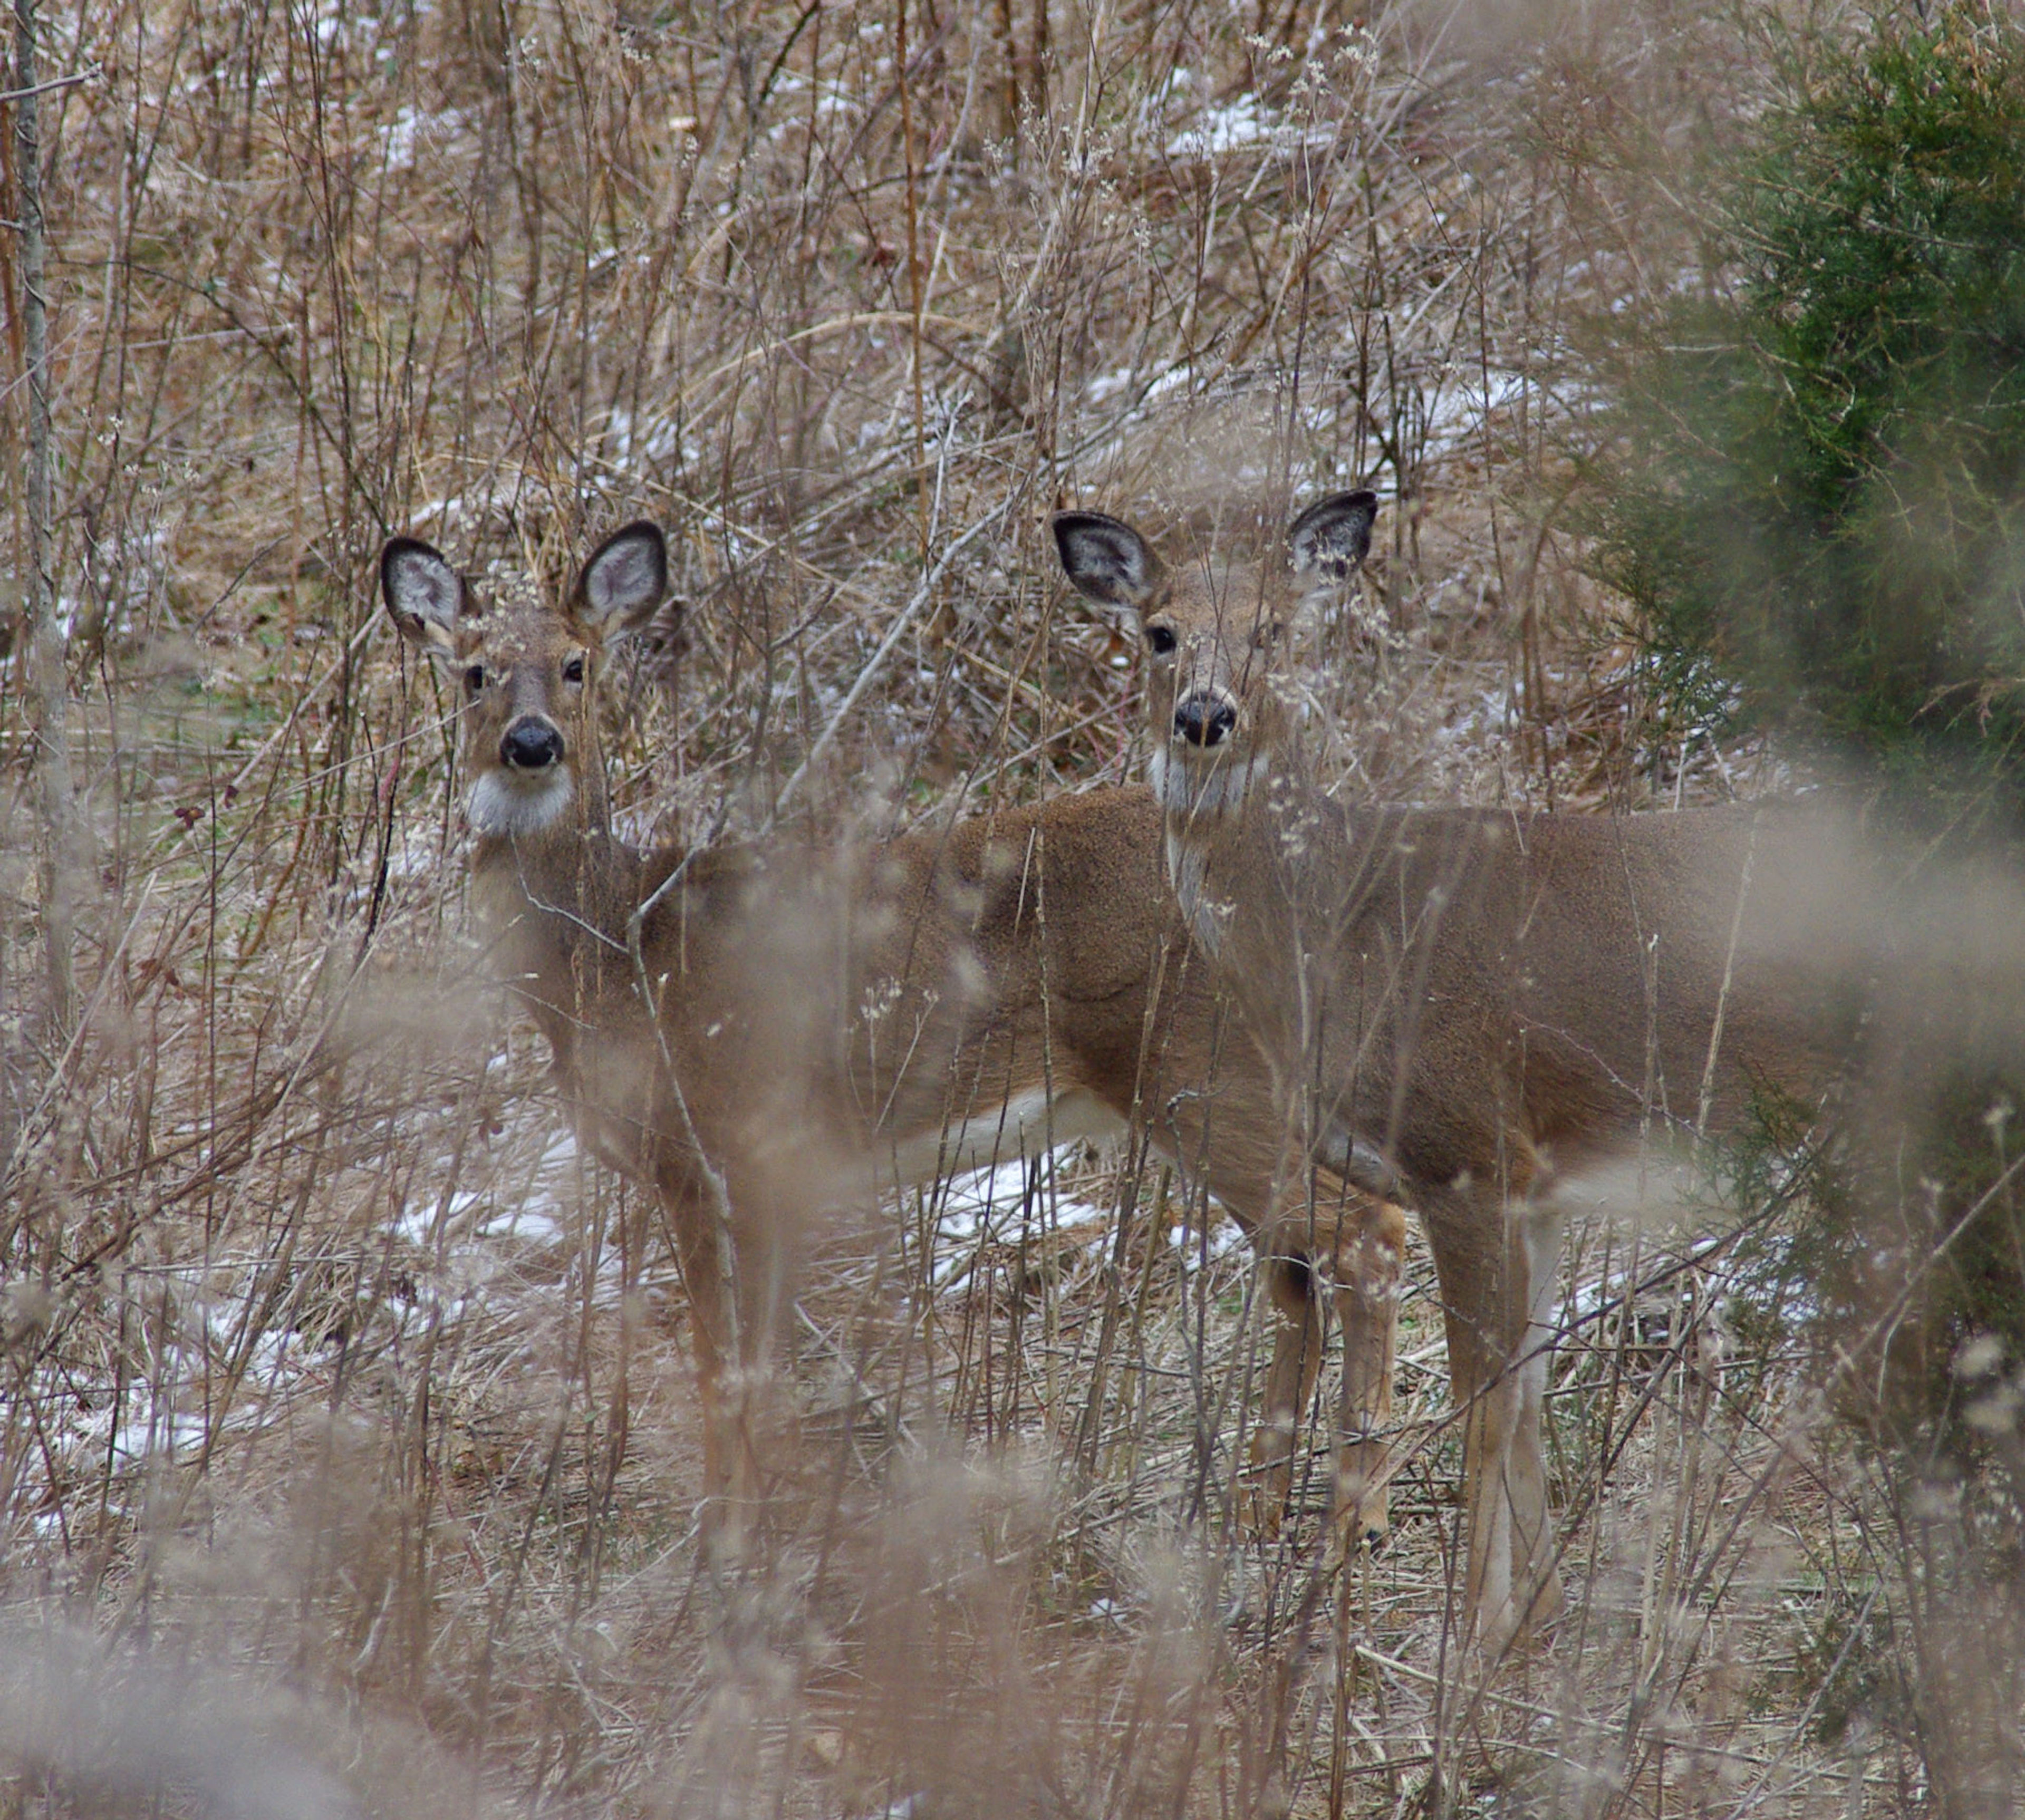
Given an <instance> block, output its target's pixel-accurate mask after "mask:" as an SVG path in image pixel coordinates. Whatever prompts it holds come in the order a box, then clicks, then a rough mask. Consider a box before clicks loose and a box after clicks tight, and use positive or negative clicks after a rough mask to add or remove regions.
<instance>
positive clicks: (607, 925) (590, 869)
mask: <svg viewBox="0 0 2025 1820" xmlns="http://www.w3.org/2000/svg"><path fill="white" fill-rule="evenodd" d="M591 757H592V759H593V762H592V763H590V764H588V765H585V766H583V771H584V772H586V773H587V776H585V777H584V778H583V780H582V781H581V782H580V783H579V787H577V788H575V789H573V790H571V791H570V792H569V794H568V799H567V800H566V801H565V802H564V803H562V804H561V805H560V807H559V808H558V809H557V813H554V814H553V815H552V816H549V817H548V818H547V819H546V820H541V821H539V822H538V824H535V825H533V826H526V825H524V826H522V827H518V828H516V829H514V830H513V831H510V832H506V831H498V830H497V829H496V827H495V828H492V829H488V828H487V827H485V826H484V825H483V823H482V822H481V824H480V832H479V835H478V840H477V845H476V847H475V849H473V852H472V862H471V882H472V900H473V904H474V908H476V912H477V915H478V919H479V921H480V925H481V927H483V930H485V933H486V937H487V941H488V942H489V943H490V944H491V946H492V947H493V949H494V955H495V959H496V964H497V965H498V969H499V971H500V973H501V974H502V977H503V978H504V979H505V982H506V983H507V984H508V985H509V986H510V987H511V988H512V989H513V991H514V993H516V995H517V996H519V997H520V999H521V1000H522V1001H523V1002H524V1003H525V1004H527V1007H528V1008H529V1009H530V1010H531V1011H533V1013H534V1014H535V1019H536V1021H537V1022H539V1023H540V1024H541V1025H542V1027H543V1031H544V1033H545V1034H546V1036H547V1037H549V1040H550V1042H551V1044H552V1045H553V1047H554V1048H555V1049H556V1051H557V1059H558V1061H559V1062H565V1063H566V1062H567V1059H568V1056H569V1055H570V1054H571V1052H572V1048H573V1045H572V1044H571V1040H570V1035H571V1032H572V1031H573V1030H574V1029H575V1027H576V1026H577V1025H578V1024H579V1023H581V1022H583V1021H585V1013H586V1009H587V1001H588V1000H592V999H594V998H597V997H599V996H603V995H604V994H605V993H607V992H608V991H610V990H611V989H613V988H615V987H618V986H621V985H623V984H624V983H626V982H630V978H631V972H632V968H631V956H630V953H629V952H628V949H627V923H628V921H629V919H630V916H631V915H632V912H633V909H634V906H635V904H637V903H638V898H639V891H640V880H641V871H642V867H643V863H644V862H643V860H642V858H641V855H640V854H639V853H637V852H635V851H634V849H632V848H631V847H630V846H627V845H626V844H625V842H623V841H621V840H620V839H619V838H618V837H617V836H616V835H614V834H613V833H612V829H611V826H610V824H609V820H608V815H607V810H606V798H605V788H604V775H603V770H602V767H601V765H598V764H597V763H596V762H595V758H596V755H595V754H592V755H591ZM480 789H481V790H482V789H483V782H481V784H480ZM473 806H474V809H482V807H483V804H482V802H480V801H478V799H477V795H476V792H474V804H473ZM474 819H477V818H476V816H474Z"/></svg>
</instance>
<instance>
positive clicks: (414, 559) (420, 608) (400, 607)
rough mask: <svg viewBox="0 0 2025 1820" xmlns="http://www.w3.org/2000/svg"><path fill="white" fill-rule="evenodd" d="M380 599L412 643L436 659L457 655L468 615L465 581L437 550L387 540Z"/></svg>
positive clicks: (418, 542) (413, 540) (418, 541)
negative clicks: (461, 621) (460, 629)
mask: <svg viewBox="0 0 2025 1820" xmlns="http://www.w3.org/2000/svg"><path fill="white" fill-rule="evenodd" d="M380 598H381V599H382V600H384V601H385V602H386V604H387V617H388V618H390V619H391V620H392V621H393V622H394V625H395V629H397V630H398V631H399V633H400V634H401V636H402V637H403V638H405V639H406V640H407V641H408V642H409V644H412V645H413V646H415V647H416V648H417V649H418V650H421V651H427V652H428V654H429V655H431V656H432V657H443V658H448V657H451V656H454V655H455V654H456V651H457V627H458V620H459V619H460V618H465V617H468V616H469V615H468V611H467V606H466V602H465V592H464V582H463V579H462V578H461V577H460V576H459V575H458V572H457V571H456V570H454V569H453V568H452V567H450V564H449V563H448V562H447V560H445V559H444V557H443V552H441V551H440V550H439V549H436V547H435V546H434V545H431V544H425V543H424V542H422V541H421V539H420V538H388V541H387V547H386V549H384V550H382V551H381V552H380Z"/></svg>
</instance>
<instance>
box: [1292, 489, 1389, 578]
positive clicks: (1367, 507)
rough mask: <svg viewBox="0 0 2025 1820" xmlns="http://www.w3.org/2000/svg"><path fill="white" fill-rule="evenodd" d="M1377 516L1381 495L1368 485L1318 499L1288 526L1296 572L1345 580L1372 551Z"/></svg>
mask: <svg viewBox="0 0 2025 1820" xmlns="http://www.w3.org/2000/svg"><path fill="white" fill-rule="evenodd" d="M1377 516H1378V495H1377V494H1375V493H1373V492H1372V491H1371V490H1370V489H1369V487H1362V486H1360V487H1359V488H1358V490H1357V491H1356V492H1354V493H1332V494H1330V495H1329V497H1328V498H1326V499H1318V500H1317V501H1315V503H1314V505H1311V506H1310V507H1309V508H1308V509H1307V511H1306V512H1303V513H1302V514H1301V516H1299V518H1297V519H1295V520H1294V522H1293V523H1292V524H1290V525H1289V526H1288V527H1287V548H1288V551H1289V552H1291V553H1292V556H1293V559H1294V573H1295V574H1297V575H1307V574H1321V575H1322V576H1325V577H1326V578H1328V579H1329V580H1330V581H1333V582H1340V581H1342V580H1343V579H1344V578H1346V577H1347V576H1348V575H1349V574H1350V572H1351V571H1352V570H1353V569H1354V568H1355V567H1357V566H1358V563H1362V561H1363V560H1364V559H1365V556H1368V555H1369V553H1370V550H1371V527H1372V523H1373V521H1374V520H1375V519H1376V518H1377Z"/></svg>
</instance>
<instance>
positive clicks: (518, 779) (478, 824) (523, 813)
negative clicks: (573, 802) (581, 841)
mask: <svg viewBox="0 0 2025 1820" xmlns="http://www.w3.org/2000/svg"><path fill="white" fill-rule="evenodd" d="M573 795H575V783H574V781H573V780H572V779H571V776H570V769H569V766H568V765H549V766H548V767H547V768H546V769H544V770H542V771H538V772H535V773H533V774H531V775H530V776H513V774H512V773H510V772H507V771H505V770H503V769H500V768H499V767H498V766H492V767H490V768H488V769H487V770H486V771H485V772H483V774H482V775H481V776H480V777H479V779H478V780H477V782H476V783H473V784H472V787H471V794H469V796H467V797H466V798H465V804H464V813H465V819H466V820H469V822H470V824H471V825H472V829H473V831H475V832H476V833H479V834H481V835H497V836H499V837H501V838H510V837H512V836H514V835H535V834H540V833H542V831H544V830H545V829H547V828H550V827H553V826H554V825H555V824H556V823H557V820H559V819H560V817H561V816H562V815H563V813H564V812H565V811H566V810H567V809H568V807H569V805H570V798H571V797H572V796H573Z"/></svg>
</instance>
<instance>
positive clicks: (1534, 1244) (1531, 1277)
mask: <svg viewBox="0 0 2025 1820" xmlns="http://www.w3.org/2000/svg"><path fill="white" fill-rule="evenodd" d="M1514 1224H1515V1226H1516V1231H1514V1233H1513V1235H1512V1242H1513V1244H1514V1246H1515V1247H1516V1249H1518V1250H1519V1251H1520V1253H1521V1254H1522V1255H1521V1258H1520V1260H1519V1264H1520V1267H1519V1268H1515V1270H1514V1271H1513V1275H1514V1278H1515V1286H1516V1287H1519V1288H1521V1289H1523V1294H1524V1297H1525V1304H1526V1331H1525V1336H1524V1338H1523V1341H1521V1344H1520V1354H1519V1362H1518V1367H1517V1370H1516V1372H1515V1374H1514V1376H1515V1378H1516V1382H1517V1387H1518V1407H1517V1411H1516V1417H1515V1422H1514V1426H1513V1429H1512V1471H1511V1483H1512V1586H1513V1591H1514V1594H1515V1602H1516V1605H1517V1609H1518V1613H1519V1624H1520V1628H1521V1629H1525V1628H1529V1627H1532V1626H1534V1625H1537V1624H1545V1622H1546V1621H1547V1620H1549V1619H1550V1618H1552V1617H1553V1616H1556V1615H1557V1614H1558V1613H1559V1612H1560V1609H1561V1605H1562V1593H1561V1579H1560V1569H1559V1567H1558V1565H1557V1564H1556V1552H1557V1551H1556V1547H1555V1536H1554V1521H1553V1511H1552V1510H1551V1509H1550V1508H1549V1506H1548V1503H1547V1471H1546V1464H1545V1460H1544V1459H1542V1454H1541V1429H1542V1421H1543V1418H1544V1417H1545V1404H1546V1392H1547V1376H1548V1371H1547V1368H1548V1365H1549V1362H1550V1354H1551V1352H1552V1350H1553V1342H1554V1335H1555V1333H1556V1322H1555V1319H1554V1307H1555V1302H1556V1297H1557V1295H1558V1292H1559V1290H1560V1261H1561V1229H1562V1227H1563V1226H1564V1224H1565V1220H1564V1216H1563V1213H1562V1209H1560V1207H1559V1206H1557V1205H1556V1204H1555V1203H1554V1202H1553V1201H1552V1200H1551V1199H1549V1200H1546V1201H1545V1202H1540V1203H1537V1204H1536V1203H1528V1204H1527V1205H1523V1206H1521V1207H1520V1208H1518V1209H1515V1210H1514ZM1522 1270H1523V1275H1521V1271H1522Z"/></svg>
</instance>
